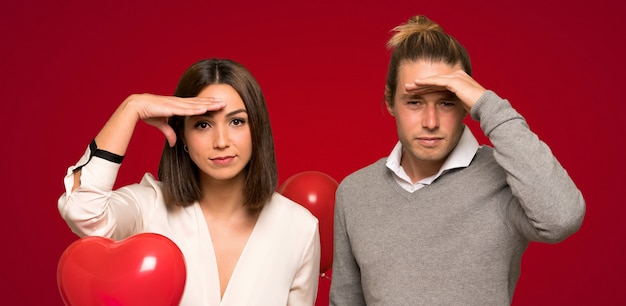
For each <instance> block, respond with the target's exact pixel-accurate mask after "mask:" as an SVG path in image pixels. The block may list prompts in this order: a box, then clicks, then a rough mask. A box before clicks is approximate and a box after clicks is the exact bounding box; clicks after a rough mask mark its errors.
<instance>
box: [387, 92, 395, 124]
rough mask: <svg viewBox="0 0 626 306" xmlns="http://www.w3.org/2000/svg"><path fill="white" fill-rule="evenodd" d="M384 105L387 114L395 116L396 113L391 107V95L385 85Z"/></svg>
mask: <svg viewBox="0 0 626 306" xmlns="http://www.w3.org/2000/svg"><path fill="white" fill-rule="evenodd" d="M385 106H386V107H387V111H388V112H389V114H390V115H392V116H394V117H395V116H396V114H395V112H394V109H393V106H394V105H393V98H392V95H391V90H389V86H385Z"/></svg>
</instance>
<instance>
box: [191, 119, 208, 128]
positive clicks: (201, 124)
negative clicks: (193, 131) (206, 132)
mask: <svg viewBox="0 0 626 306" xmlns="http://www.w3.org/2000/svg"><path fill="white" fill-rule="evenodd" d="M194 127H196V128H200V129H206V128H208V127H209V123H208V122H206V121H199V122H197V123H196V124H195V125H194Z"/></svg>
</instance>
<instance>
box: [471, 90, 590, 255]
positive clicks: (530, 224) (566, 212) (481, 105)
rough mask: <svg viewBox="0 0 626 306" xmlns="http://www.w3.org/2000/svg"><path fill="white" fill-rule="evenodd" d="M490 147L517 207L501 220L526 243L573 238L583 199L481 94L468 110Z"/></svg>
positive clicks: (542, 148)
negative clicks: (514, 228)
mask: <svg viewBox="0 0 626 306" xmlns="http://www.w3.org/2000/svg"><path fill="white" fill-rule="evenodd" d="M471 116H472V118H473V119H475V120H478V121H480V127H481V129H482V130H483V132H484V133H485V135H486V136H487V137H489V140H490V141H491V143H492V144H493V147H494V157H495V159H496V161H497V162H498V164H499V165H500V166H501V167H502V168H503V169H504V171H505V172H506V177H507V184H508V185H509V186H510V188H511V191H512V193H513V196H514V197H515V199H516V200H517V202H518V203H519V205H509V207H507V216H508V218H509V219H510V222H511V223H512V224H513V225H514V226H515V227H516V229H517V230H518V231H519V232H520V233H521V235H522V236H524V237H525V238H527V239H529V240H533V241H541V242H550V243H556V242H559V241H561V240H563V239H565V238H566V237H568V236H569V235H571V234H572V233H574V232H576V231H577V230H578V229H579V228H580V226H581V224H582V220H583V216H584V214H585V201H584V199H583V196H582V194H581V192H580V190H578V188H577V187H576V185H575V184H574V182H573V181H572V179H571V178H570V176H569V175H568V173H567V172H566V170H565V169H564V168H563V167H562V166H561V164H560V163H559V162H558V161H557V159H556V158H555V156H554V155H553V154H552V152H551V150H550V148H549V147H548V146H547V145H546V144H545V143H544V142H543V141H541V140H540V139H539V138H538V137H537V135H536V134H535V133H533V132H532V131H531V130H530V129H529V127H528V125H527V123H526V120H525V119H524V118H523V117H522V116H521V115H520V114H519V113H518V112H517V111H516V110H515V109H513V107H512V106H511V105H510V103H509V102H508V101H507V100H504V99H502V98H500V97H498V96H497V95H496V94H495V93H494V92H492V91H487V92H486V93H485V94H483V96H482V97H481V98H480V99H479V100H478V101H477V102H476V104H475V105H474V107H473V108H472V109H471Z"/></svg>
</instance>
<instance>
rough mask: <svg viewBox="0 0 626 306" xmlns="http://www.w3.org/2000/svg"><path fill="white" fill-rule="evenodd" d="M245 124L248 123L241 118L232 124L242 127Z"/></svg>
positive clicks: (234, 120)
mask: <svg viewBox="0 0 626 306" xmlns="http://www.w3.org/2000/svg"><path fill="white" fill-rule="evenodd" d="M244 123H246V121H245V120H243V119H240V118H235V119H233V121H231V124H232V125H234V126H240V125H243V124H244Z"/></svg>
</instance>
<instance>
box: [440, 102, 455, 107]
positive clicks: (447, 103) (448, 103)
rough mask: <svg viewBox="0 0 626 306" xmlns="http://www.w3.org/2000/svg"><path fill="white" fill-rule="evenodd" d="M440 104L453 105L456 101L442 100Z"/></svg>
mask: <svg viewBox="0 0 626 306" xmlns="http://www.w3.org/2000/svg"><path fill="white" fill-rule="evenodd" d="M441 105H443V106H445V107H453V106H455V105H456V102H453V101H443V102H441Z"/></svg>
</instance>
